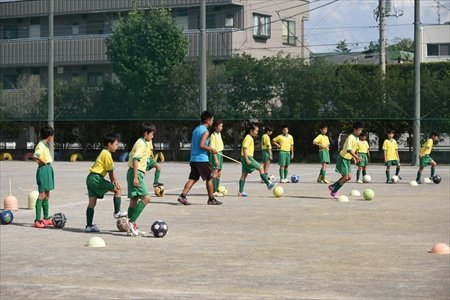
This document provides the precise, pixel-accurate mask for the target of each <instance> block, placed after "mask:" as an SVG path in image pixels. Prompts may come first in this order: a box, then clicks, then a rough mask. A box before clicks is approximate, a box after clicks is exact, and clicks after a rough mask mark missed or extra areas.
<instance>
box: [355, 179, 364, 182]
mask: <svg viewBox="0 0 450 300" xmlns="http://www.w3.org/2000/svg"><path fill="white" fill-rule="evenodd" d="M356 182H357V183H364V181H362V180H361V179H358V181H356Z"/></svg>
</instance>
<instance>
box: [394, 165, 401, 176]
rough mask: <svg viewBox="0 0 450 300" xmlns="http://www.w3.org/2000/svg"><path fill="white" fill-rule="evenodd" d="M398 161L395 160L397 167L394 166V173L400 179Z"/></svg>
mask: <svg viewBox="0 0 450 300" xmlns="http://www.w3.org/2000/svg"><path fill="white" fill-rule="evenodd" d="M400 168H401V165H400V162H397V167H396V168H395V175H396V176H398V177H399V179H402V178H401V177H400V176H399V175H398V174H400Z"/></svg>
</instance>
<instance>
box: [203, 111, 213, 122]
mask: <svg viewBox="0 0 450 300" xmlns="http://www.w3.org/2000/svg"><path fill="white" fill-rule="evenodd" d="M212 117H214V114H213V113H212V112H210V111H207V110H205V111H204V112H202V114H201V115H200V120H201V122H202V124H203V123H205V122H206V120H208V119H211V118H212Z"/></svg>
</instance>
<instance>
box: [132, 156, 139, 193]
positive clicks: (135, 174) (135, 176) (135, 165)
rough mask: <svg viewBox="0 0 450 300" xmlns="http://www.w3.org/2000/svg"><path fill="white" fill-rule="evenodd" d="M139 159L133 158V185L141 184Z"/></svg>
mask: <svg viewBox="0 0 450 300" xmlns="http://www.w3.org/2000/svg"><path fill="white" fill-rule="evenodd" d="M138 164H139V160H138V159H137V158H133V186H134V187H138V186H139V177H138V173H139V169H138Z"/></svg>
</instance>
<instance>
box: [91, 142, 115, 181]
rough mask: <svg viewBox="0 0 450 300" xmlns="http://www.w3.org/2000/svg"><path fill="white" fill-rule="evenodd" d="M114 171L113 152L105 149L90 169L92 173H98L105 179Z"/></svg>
mask: <svg viewBox="0 0 450 300" xmlns="http://www.w3.org/2000/svg"><path fill="white" fill-rule="evenodd" d="M113 170H114V161H113V158H112V155H111V152H109V151H108V149H103V150H102V152H100V154H99V155H98V156H97V159H96V160H95V163H94V165H93V166H92V167H91V168H90V169H89V171H91V173H97V174H100V175H102V176H103V177H105V175H106V174H107V173H108V172H111V171H113Z"/></svg>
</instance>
